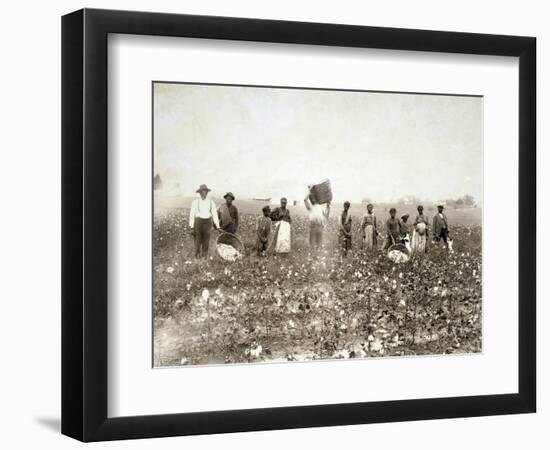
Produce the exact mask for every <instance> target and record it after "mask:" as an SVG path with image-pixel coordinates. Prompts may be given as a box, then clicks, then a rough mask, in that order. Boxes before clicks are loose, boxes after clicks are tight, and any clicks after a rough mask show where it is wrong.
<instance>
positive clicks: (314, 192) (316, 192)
mask: <svg viewBox="0 0 550 450" xmlns="http://www.w3.org/2000/svg"><path fill="white" fill-rule="evenodd" d="M310 192H311V193H310V196H309V198H310V200H311V203H312V204H313V205H323V204H325V203H330V202H331V201H332V187H331V185H330V180H329V179H328V178H327V179H325V180H323V181H320V182H319V183H316V184H313V185H312V186H311V189H310Z"/></svg>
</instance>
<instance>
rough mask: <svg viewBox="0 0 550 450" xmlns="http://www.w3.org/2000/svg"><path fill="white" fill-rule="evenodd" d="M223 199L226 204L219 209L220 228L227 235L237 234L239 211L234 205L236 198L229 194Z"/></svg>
mask: <svg viewBox="0 0 550 450" xmlns="http://www.w3.org/2000/svg"><path fill="white" fill-rule="evenodd" d="M223 198H224V199H225V203H224V204H223V205H220V207H219V208H218V217H219V219H220V228H221V229H222V230H223V231H225V232H226V233H231V234H235V233H236V232H237V229H238V228H239V210H238V209H237V207H236V206H235V205H234V204H233V202H234V201H235V196H234V195H233V194H232V193H231V192H228V193H227V194H225V195H224V196H223Z"/></svg>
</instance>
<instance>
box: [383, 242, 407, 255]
mask: <svg viewBox="0 0 550 450" xmlns="http://www.w3.org/2000/svg"><path fill="white" fill-rule="evenodd" d="M392 250H399V251H400V252H401V253H405V255H407V256H411V252H409V250H408V249H407V247H406V246H405V244H401V243H398V244H393V245H391V246H390V248H388V253H389V252H391V251H392Z"/></svg>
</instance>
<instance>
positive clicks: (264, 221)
mask: <svg viewBox="0 0 550 450" xmlns="http://www.w3.org/2000/svg"><path fill="white" fill-rule="evenodd" d="M262 213H263V215H262V216H260V217H258V219H257V220H256V251H257V252H258V256H265V255H266V253H267V249H268V247H269V235H270V234H271V217H270V215H271V208H270V207H269V206H264V207H263V208H262Z"/></svg>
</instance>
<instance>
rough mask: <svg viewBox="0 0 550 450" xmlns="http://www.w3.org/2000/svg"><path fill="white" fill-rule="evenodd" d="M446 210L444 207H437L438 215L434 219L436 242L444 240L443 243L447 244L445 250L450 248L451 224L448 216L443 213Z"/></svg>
mask: <svg viewBox="0 0 550 450" xmlns="http://www.w3.org/2000/svg"><path fill="white" fill-rule="evenodd" d="M444 209H445V208H444V207H443V205H438V206H437V214H436V215H435V216H434V219H433V233H434V240H435V241H436V242H440V241H441V239H443V242H445V248H447V249H448V248H449V243H448V239H449V222H448V220H447V216H446V215H445V213H444V212H443V210H444Z"/></svg>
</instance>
